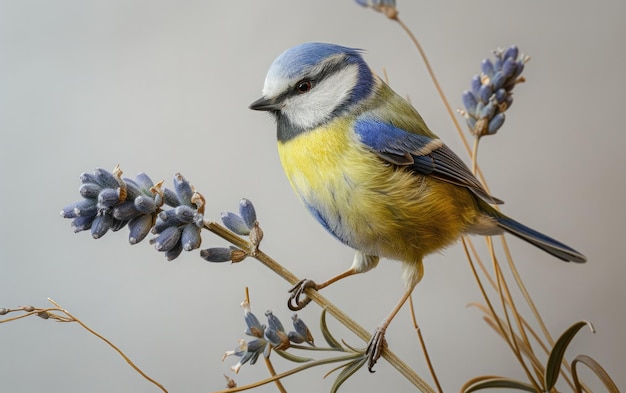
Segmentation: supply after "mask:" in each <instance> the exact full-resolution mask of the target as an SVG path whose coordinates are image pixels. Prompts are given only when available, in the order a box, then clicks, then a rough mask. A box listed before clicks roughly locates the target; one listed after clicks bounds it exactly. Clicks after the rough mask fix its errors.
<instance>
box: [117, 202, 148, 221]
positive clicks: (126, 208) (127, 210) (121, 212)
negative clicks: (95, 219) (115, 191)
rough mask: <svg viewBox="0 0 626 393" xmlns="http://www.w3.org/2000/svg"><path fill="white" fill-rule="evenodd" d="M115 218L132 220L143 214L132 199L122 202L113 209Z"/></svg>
mask: <svg viewBox="0 0 626 393" xmlns="http://www.w3.org/2000/svg"><path fill="white" fill-rule="evenodd" d="M111 214H112V215H113V217H114V218H116V219H118V220H130V219H132V218H135V217H137V216H138V215H140V214H141V212H139V210H137V208H136V207H135V203H134V202H132V201H126V202H122V203H120V204H119V205H117V206H115V207H114V208H113V210H112V211H111Z"/></svg>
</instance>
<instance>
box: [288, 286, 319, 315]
mask: <svg viewBox="0 0 626 393" xmlns="http://www.w3.org/2000/svg"><path fill="white" fill-rule="evenodd" d="M309 288H312V289H315V290H317V284H316V283H315V281H313V280H309V279H306V278H305V279H303V280H300V281H298V283H296V285H294V286H293V288H291V289H290V290H289V293H291V295H290V296H289V300H288V301H287V307H289V309H290V310H291V311H299V310H302V309H303V308H304V307H306V305H307V304H309V303H310V302H311V298H309V297H308V296H307V295H306V293H305V291H306V290H307V289H309Z"/></svg>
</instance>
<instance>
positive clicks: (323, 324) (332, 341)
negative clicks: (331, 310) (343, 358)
mask: <svg viewBox="0 0 626 393" xmlns="http://www.w3.org/2000/svg"><path fill="white" fill-rule="evenodd" d="M320 330H321V331H322V335H323V336H324V340H326V342H327V343H328V345H329V346H330V347H331V348H336V349H339V350H341V351H343V347H342V346H341V344H340V343H339V341H337V340H336V339H335V337H333V335H332V334H331V333H330V330H328V326H327V325H326V309H323V310H322V315H321V316H320Z"/></svg>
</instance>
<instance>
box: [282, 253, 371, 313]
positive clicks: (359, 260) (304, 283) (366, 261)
mask: <svg viewBox="0 0 626 393" xmlns="http://www.w3.org/2000/svg"><path fill="white" fill-rule="evenodd" d="M379 260H380V258H379V257H378V256H375V255H365V254H363V253H361V252H359V251H357V252H356V254H355V255H354V260H353V261H352V266H350V269H348V270H346V271H345V272H343V273H341V274H338V275H336V276H335V277H332V278H331V279H330V280H327V281H324V282H323V283H321V284H316V283H315V282H314V281H313V280H308V279H304V280H300V281H299V282H298V283H296V285H294V286H293V288H291V289H290V290H289V293H291V295H290V296H289V300H288V302H287V307H289V309H290V310H292V311H298V310H301V309H303V308H304V307H305V306H306V305H307V304H309V303H310V302H311V299H310V298H309V297H307V296H306V293H305V291H306V290H307V289H309V288H311V289H315V290H316V291H319V290H320V289H322V288H326V287H327V286H329V285H330V284H332V283H334V282H337V281H339V280H341V279H342V278H346V277H349V276H352V275H354V274H357V273H365V272H366V271H368V270H371V269H373V268H375V267H376V265H378V261H379Z"/></svg>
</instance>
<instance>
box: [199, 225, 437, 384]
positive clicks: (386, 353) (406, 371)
mask: <svg viewBox="0 0 626 393" xmlns="http://www.w3.org/2000/svg"><path fill="white" fill-rule="evenodd" d="M204 227H205V228H206V229H208V230H209V231H211V232H213V233H214V234H215V235H217V236H219V237H221V238H222V239H224V240H226V241H228V242H230V243H231V244H233V245H234V246H236V247H239V248H241V249H242V250H247V251H248V253H249V255H250V256H251V257H253V258H255V259H256V260H258V261H259V262H261V263H262V264H264V265H265V266H266V267H268V268H269V269H270V270H272V271H273V272H274V273H276V274H278V275H279V276H281V277H282V278H283V279H285V280H286V281H287V282H289V283H290V284H291V285H295V284H296V283H297V282H299V281H300V279H299V278H298V277H296V275H295V274H293V273H292V272H290V271H289V270H287V269H285V268H284V267H283V266H282V265H281V264H279V263H278V262H276V261H275V260H274V259H272V258H271V257H270V256H269V255H267V254H265V253H264V252H263V251H261V250H258V249H256V248H255V247H254V246H253V245H252V243H250V242H249V241H247V240H245V239H243V238H241V237H239V236H237V235H236V234H234V233H233V232H231V231H229V230H228V229H226V228H224V227H223V226H221V225H220V224H218V223H216V222H212V221H208V222H205V224H204ZM306 295H307V296H308V297H309V298H310V299H311V300H313V301H314V302H315V303H317V304H318V305H319V306H320V307H322V308H325V309H326V310H327V312H328V313H329V314H330V315H332V316H333V317H334V318H335V319H337V321H339V322H340V323H341V324H343V325H344V326H345V327H346V328H348V330H350V331H352V332H353V333H354V334H356V335H357V336H358V337H359V338H360V339H362V340H363V341H365V342H368V341H369V340H370V338H371V334H370V333H369V332H368V331H367V330H365V329H364V328H363V327H362V326H361V325H359V324H358V323H356V322H355V321H354V320H353V319H352V318H350V317H349V316H348V315H347V314H346V313H344V312H343V311H342V310H341V309H339V308H338V307H337V306H335V305H334V304H333V303H331V302H330V301H328V299H326V298H325V297H324V296H322V295H320V294H319V292H317V291H313V290H307V292H306ZM382 357H383V358H384V359H385V360H387V361H388V362H389V364H391V365H392V366H393V367H394V368H395V369H396V370H398V371H399V372H400V374H402V375H403V376H404V377H405V378H406V379H408V380H409V382H411V383H412V384H413V385H415V386H416V387H417V388H418V389H419V390H420V391H422V392H428V393H434V392H435V391H434V389H433V388H432V387H431V386H429V385H428V383H426V381H424V380H423V379H422V378H421V377H420V376H419V375H417V373H416V372H415V371H413V370H412V369H411V368H410V367H409V366H408V365H407V364H406V363H404V362H403V361H402V360H401V359H400V358H399V357H398V356H397V355H396V354H395V353H393V352H392V351H391V350H389V348H385V349H384V350H383V354H382Z"/></svg>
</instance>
